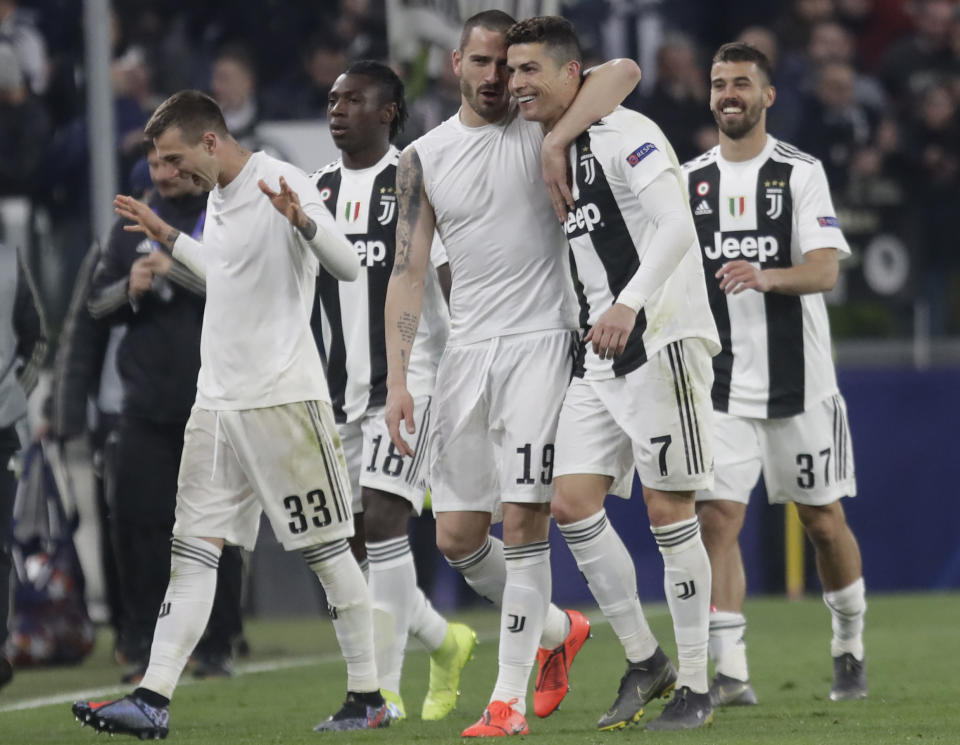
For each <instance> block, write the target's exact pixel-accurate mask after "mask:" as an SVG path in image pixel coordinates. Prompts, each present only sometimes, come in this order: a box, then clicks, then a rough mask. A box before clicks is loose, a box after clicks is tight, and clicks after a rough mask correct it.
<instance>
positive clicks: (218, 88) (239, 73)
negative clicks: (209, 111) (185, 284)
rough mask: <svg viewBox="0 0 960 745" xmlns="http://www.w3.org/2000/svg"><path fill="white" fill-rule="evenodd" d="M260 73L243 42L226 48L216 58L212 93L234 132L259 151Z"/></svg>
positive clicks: (250, 147) (212, 72)
mask: <svg viewBox="0 0 960 745" xmlns="http://www.w3.org/2000/svg"><path fill="white" fill-rule="evenodd" d="M256 89H257V74H256V68H255V66H254V63H253V57H252V56H251V55H250V52H249V51H248V50H247V49H246V48H245V47H243V46H241V45H239V44H230V45H227V46H225V47H223V48H222V49H221V50H220V51H219V52H218V53H217V56H216V57H215V58H214V60H213V67H212V69H211V72H210V93H211V94H212V95H213V98H214V99H215V100H216V102H217V103H218V104H220V110H221V111H222V112H223V118H224V119H225V120H226V122H227V129H228V130H230V134H232V135H233V136H234V138H235V139H236V140H237V142H239V143H240V144H241V145H243V146H244V147H245V148H247V149H249V150H256V149H257V147H256V144H255V142H254V140H255V133H254V129H255V128H256V126H257V122H258V121H259V106H258V104H257V96H256Z"/></svg>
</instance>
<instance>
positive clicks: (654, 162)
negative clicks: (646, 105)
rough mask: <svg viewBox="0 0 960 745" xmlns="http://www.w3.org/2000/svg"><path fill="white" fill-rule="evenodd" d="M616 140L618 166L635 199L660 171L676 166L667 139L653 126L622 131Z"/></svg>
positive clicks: (669, 169)
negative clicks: (617, 144)
mask: <svg viewBox="0 0 960 745" xmlns="http://www.w3.org/2000/svg"><path fill="white" fill-rule="evenodd" d="M617 139H618V143H619V146H618V149H617V153H616V156H615V158H616V160H615V162H616V165H617V168H618V169H619V170H620V173H621V174H622V175H623V178H624V180H625V181H626V182H627V185H628V186H629V187H630V191H632V192H633V193H634V195H635V196H637V197H638V198H639V197H640V193H641V192H642V191H643V190H644V189H646V188H647V187H648V186H649V185H650V184H651V183H653V181H654V180H655V179H656V178H657V177H658V176H659V175H660V174H661V173H663V172H664V171H671V170H673V168H674V167H675V165H676V164H675V163H674V162H673V160H672V159H671V157H670V155H671V153H672V150H671V149H670V146H669V145H668V144H667V140H666V138H665V137H664V136H663V134H662V133H661V132H660V131H659V130H656V129H655V128H651V127H642V128H637V130H636V131H632V130H621V132H620V133H619V137H618V138H617Z"/></svg>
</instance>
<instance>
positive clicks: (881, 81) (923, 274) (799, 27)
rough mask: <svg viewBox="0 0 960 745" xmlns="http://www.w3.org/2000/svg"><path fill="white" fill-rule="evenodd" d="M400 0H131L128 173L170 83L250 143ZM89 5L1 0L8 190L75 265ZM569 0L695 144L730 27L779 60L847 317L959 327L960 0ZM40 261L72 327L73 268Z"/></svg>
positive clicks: (444, 85)
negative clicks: (818, 177)
mask: <svg viewBox="0 0 960 745" xmlns="http://www.w3.org/2000/svg"><path fill="white" fill-rule="evenodd" d="M385 6H386V3H385V2H384V0H339V2H337V1H335V0H331V1H330V2H325V3H319V4H318V3H307V2H292V3H274V2H266V0H244V2H240V3H230V4H226V3H218V2H207V3H187V2H180V1H177V2H163V3H159V2H129V1H128V0H117V2H115V3H114V4H113V10H112V24H111V39H112V43H113V48H112V55H113V59H112V63H111V77H112V81H113V84H114V89H115V103H114V113H115V117H116V118H115V121H116V125H117V126H116V132H117V150H118V154H119V158H118V163H119V173H118V179H119V184H120V187H121V190H123V191H126V190H129V189H130V186H131V184H130V173H131V167H132V166H133V164H134V162H135V161H136V160H137V159H139V158H140V157H141V153H140V152H139V150H138V144H139V141H140V139H141V138H140V133H141V132H142V128H143V125H144V124H145V122H146V119H147V117H148V116H149V114H150V112H151V111H152V110H153V109H154V108H155V106H156V105H157V104H158V103H159V102H160V101H161V100H162V99H163V98H164V97H165V96H166V95H168V94H169V93H170V92H172V91H175V90H178V89H181V88H188V87H192V88H198V89H200V90H206V91H208V92H210V93H212V95H213V96H214V97H215V98H216V99H217V101H218V102H219V103H220V104H221V106H222V107H223V109H224V112H225V115H226V118H227V123H228V125H229V126H230V128H231V131H234V132H237V133H238V136H239V138H240V140H241V141H243V142H246V143H248V144H255V143H256V137H255V132H256V127H257V124H258V123H259V122H261V121H266V120H296V119H322V118H323V117H324V116H325V113H326V101H327V94H328V92H329V89H330V86H331V85H332V84H333V81H334V80H335V79H336V76H337V75H338V74H339V72H340V71H341V70H342V69H343V68H344V67H345V65H346V64H347V62H348V61H350V60H353V59H359V58H374V59H383V60H389V59H390V48H389V47H388V44H387V27H386V15H387V12H386V7H385ZM598 7H599V8H600V12H598ZM81 9H82V4H80V3H72V2H66V1H65V0H2V1H0V60H2V64H0V69H2V70H3V72H2V75H0V132H2V135H3V136H2V137H0V147H2V148H3V150H2V157H0V169H2V171H0V172H2V177H0V196H2V197H11V196H18V197H19V196H25V197H27V198H29V200H30V202H31V204H32V205H33V207H35V208H36V209H35V210H34V212H33V215H34V216H35V218H36V216H37V215H40V216H42V218H39V219H34V220H33V224H34V225H35V226H37V228H35V229H39V230H40V231H41V233H42V236H41V237H40V238H39V239H38V240H37V243H38V244H39V243H41V242H42V243H43V247H42V248H40V247H39V246H38V247H37V248H36V249H35V251H34V253H35V254H37V255H39V254H42V255H43V256H44V257H46V258H45V260H44V264H45V265H47V264H50V265H52V268H51V269H48V270H47V273H48V274H50V273H52V274H54V275H57V276H60V277H74V276H76V272H77V269H78V268H79V266H80V263H81V260H82V257H83V256H84V254H85V253H86V250H87V248H88V246H89V244H90V241H91V238H92V235H91V228H90V224H89V218H88V214H89V211H90V207H89V203H88V198H87V195H88V193H89V189H88V171H87V169H88V155H87V153H88V145H87V130H86V119H85V111H84V110H85V103H84V81H85V76H84V60H83V49H84V48H83V38H82V35H81V34H79V33H78V29H79V28H81V27H82V18H81ZM560 9H561V11H562V12H563V14H565V15H566V16H567V17H568V18H570V19H571V20H573V22H574V23H575V25H576V27H577V29H578V32H579V33H580V35H581V38H582V39H583V41H584V44H585V46H586V47H587V54H588V56H589V57H590V58H592V59H595V60H599V59H607V58H611V57H614V56H626V57H633V58H635V59H638V60H639V61H640V63H641V67H642V68H643V71H644V79H643V81H642V82H641V85H640V86H639V88H638V91H637V92H636V93H635V94H634V95H633V96H632V97H631V98H630V99H629V100H628V102H627V104H628V105H629V106H631V107H633V108H637V109H638V110H640V111H643V112H645V113H647V114H649V115H650V116H651V117H652V118H653V119H654V120H655V121H658V122H661V123H662V126H663V128H664V131H665V132H666V133H667V134H668V136H669V137H670V138H671V140H672V141H673V142H674V143H675V146H676V148H677V153H678V156H679V157H680V159H681V161H683V160H685V159H686V158H689V157H692V156H693V155H694V154H696V153H697V152H700V151H702V150H703V149H704V148H705V147H707V146H709V145H710V144H711V143H712V141H713V140H712V138H715V133H714V132H713V131H712V122H711V121H710V115H709V111H708V109H707V106H706V102H707V97H708V88H707V79H706V65H705V64H704V63H705V55H706V54H707V53H708V52H709V50H711V49H714V48H716V46H717V45H718V44H720V43H722V42H723V41H724V40H729V39H731V38H741V39H744V40H747V41H749V42H750V43H752V44H754V45H756V46H758V47H759V48H761V49H762V50H763V51H764V52H765V53H766V54H767V55H768V56H769V57H770V59H771V60H773V61H774V65H775V78H774V83H775V85H776V88H777V108H776V109H775V110H774V114H773V115H772V116H771V122H770V131H771V132H772V133H773V134H775V135H777V136H779V137H783V138H784V139H786V140H788V141H791V142H794V143H796V145H797V146H798V147H800V148H802V149H805V150H806V151H808V152H810V153H811V154H813V155H816V156H817V157H819V158H821V159H822V161H823V162H824V165H825V167H826V169H827V174H828V176H829V178H830V182H831V185H832V188H833V190H834V198H835V199H836V201H837V202H838V208H839V210H840V212H841V214H842V215H843V216H844V218H845V219H844V223H845V229H846V231H847V233H848V235H849V236H850V238H851V241H852V243H853V245H854V247H855V249H856V256H857V261H856V262H852V263H850V265H851V266H852V265H853V264H855V263H857V262H862V266H860V267H857V268H856V270H855V271H853V272H849V273H848V274H849V277H848V280H849V281H848V283H847V285H848V287H847V292H846V295H845V296H840V297H839V298H838V299H840V300H845V301H847V302H848V305H849V307H848V308H838V309H836V312H835V318H834V321H835V326H836V331H837V335H838V336H839V337H841V338H842V337H844V336H857V335H859V336H870V335H897V334H908V333H910V332H911V330H912V328H913V321H912V310H913V309H912V305H913V301H914V300H915V299H918V298H923V299H925V300H926V301H927V302H928V303H929V306H930V308H929V310H930V326H929V328H930V331H931V332H932V333H933V335H935V336H938V335H944V334H956V333H958V332H960V308H958V306H957V302H956V300H951V298H956V297H958V296H960V293H958V292H955V291H953V292H951V290H956V288H957V286H958V282H960V259H958V257H957V255H956V252H955V251H952V250H951V249H950V224H951V223H950V220H951V219H952V218H951V215H952V214H953V213H954V212H955V210H956V208H957V206H958V196H957V195H958V190H957V186H958V179H960V163H958V157H960V156H958V153H960V147H958V136H960V128H958V125H957V116H956V110H957V107H958V105H960V8H958V5H957V3H956V2H954V1H953V0H793V1H792V2H787V1H783V2H777V3H763V2H758V1H754V2H737V3H732V2H731V3H715V2H709V1H708V0H686V1H685V2H682V3H666V2H649V1H648V0H572V1H567V2H561V3H560ZM264 19H266V20H264ZM426 59H427V57H426V55H420V56H419V57H417V58H416V59H415V60H414V61H413V62H410V63H404V64H399V63H398V64H397V65H396V66H397V67H398V68H400V70H399V71H400V72H401V77H403V78H404V79H405V82H406V83H407V89H408V98H409V99H410V106H411V117H410V123H409V125H408V127H407V130H406V132H405V134H404V136H403V140H402V141H400V142H399V143H398V144H399V145H404V144H406V143H407V142H409V141H412V140H413V139H415V138H416V137H417V136H419V135H420V134H422V133H423V132H425V131H427V130H429V129H430V128H432V127H433V126H435V125H436V124H438V123H439V122H440V121H442V120H443V119H444V118H446V117H447V116H449V115H450V114H451V113H452V112H453V111H455V110H456V107H457V106H458V100H459V99H458V95H457V89H456V82H455V80H454V79H453V78H452V76H451V75H450V73H449V70H448V68H449V65H443V64H440V65H429V64H426V62H425V60H426ZM304 167H311V166H308V165H306V164H304ZM880 233H883V234H889V235H891V236H893V237H894V238H895V243H896V245H895V246H894V248H890V249H887V250H883V249H881V248H878V249H877V250H876V251H870V252H868V251H866V249H867V247H868V246H869V245H870V244H871V241H872V240H873V239H874V238H875V236H876V235H877V234H880ZM884 245H885V246H889V243H885V244H884ZM904 259H906V260H907V262H908V264H907V266H909V271H906V272H904V271H903V267H904V266H905V265H904V263H903V261H904ZM40 274H41V286H42V288H44V290H45V295H46V297H45V300H46V301H47V305H48V310H49V312H50V315H51V321H52V325H53V327H54V329H56V328H57V327H58V325H59V320H60V319H62V317H63V315H64V314H65V312H66V297H67V296H68V295H69V287H67V288H64V287H63V282H61V283H60V285H58V284H57V282H56V281H55V279H50V278H45V277H43V272H40Z"/></svg>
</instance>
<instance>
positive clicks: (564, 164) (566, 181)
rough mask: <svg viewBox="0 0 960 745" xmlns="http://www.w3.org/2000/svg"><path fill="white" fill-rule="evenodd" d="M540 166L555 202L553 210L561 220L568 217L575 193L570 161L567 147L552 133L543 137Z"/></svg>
mask: <svg viewBox="0 0 960 745" xmlns="http://www.w3.org/2000/svg"><path fill="white" fill-rule="evenodd" d="M540 166H541V173H542V175H543V183H545V184H546V185H547V192H548V193H549V194H550V201H551V202H553V211H554V212H556V213H557V217H558V218H559V219H560V222H565V221H566V219H567V211H568V210H572V209H573V207H574V204H573V193H572V192H571V191H570V185H571V184H572V183H573V182H572V180H571V178H572V177H571V173H570V163H569V161H568V160H567V148H566V146H564V145H559V144H557V143H556V141H555V140H553V139H551V136H550V133H547V136H546V137H544V138H543V144H542V145H541V146H540Z"/></svg>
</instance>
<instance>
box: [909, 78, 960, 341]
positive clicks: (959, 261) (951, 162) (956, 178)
mask: <svg viewBox="0 0 960 745" xmlns="http://www.w3.org/2000/svg"><path fill="white" fill-rule="evenodd" d="M916 108H917V114H916V116H915V118H914V121H913V122H912V124H913V127H912V130H911V131H910V134H909V137H907V138H906V143H907V145H906V151H907V155H908V156H909V157H908V162H909V163H910V164H911V169H910V172H909V175H908V180H907V184H906V187H907V194H908V198H909V206H910V212H911V216H912V217H913V220H914V225H915V233H914V241H915V243H914V245H915V247H916V251H917V253H918V254H919V256H920V259H921V263H922V267H923V271H924V276H925V278H926V279H925V288H924V289H925V290H926V292H925V293H924V294H925V296H926V298H927V300H928V302H929V303H930V327H931V332H932V333H933V334H935V335H940V334H944V333H946V332H947V331H950V332H952V333H957V332H958V331H960V328H958V324H957V318H956V317H955V316H956V313H955V311H956V309H951V308H950V307H949V306H948V303H949V302H950V293H949V289H950V286H951V282H954V281H956V279H957V274H958V272H960V252H958V251H957V249H956V220H957V215H958V214H960V128H958V125H957V102H956V101H955V100H954V98H953V96H952V95H951V93H950V90H949V89H948V88H947V87H946V86H945V85H933V86H931V87H930V88H929V89H928V90H927V91H926V92H925V93H924V94H923V95H922V97H920V99H919V106H918V107H916ZM951 310H953V311H954V312H953V316H954V317H953V318H952V321H953V323H952V325H951V323H950V318H951Z"/></svg>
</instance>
